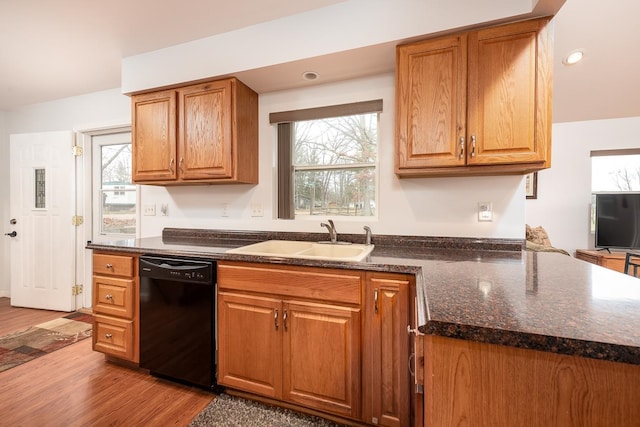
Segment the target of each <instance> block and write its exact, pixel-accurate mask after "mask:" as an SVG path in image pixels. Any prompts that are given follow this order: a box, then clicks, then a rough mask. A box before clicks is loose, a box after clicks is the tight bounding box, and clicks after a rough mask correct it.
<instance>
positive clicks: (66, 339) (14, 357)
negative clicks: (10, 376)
mask: <svg viewBox="0 0 640 427" xmlns="http://www.w3.org/2000/svg"><path fill="white" fill-rule="evenodd" d="M92 322H93V318H92V316H91V315H90V314H84V313H78V312H75V313H71V314H68V315H66V316H64V317H61V318H59V319H55V320H50V321H49V322H45V323H41V324H39V325H36V326H32V327H30V328H28V329H25V330H24V331H19V332H13V333H11V334H9V335H5V336H3V337H0V372H3V371H6V370H7V369H11V368H14V367H16V366H18V365H22V364H23V363H26V362H28V361H30V360H33V359H36V358H38V357H40V356H44V355H45V354H49V353H51V352H53V351H56V350H59V349H61V348H63V347H66V346H68V345H69V344H73V343H76V342H78V341H81V340H83V339H85V338H88V337H90V336H91V327H92Z"/></svg>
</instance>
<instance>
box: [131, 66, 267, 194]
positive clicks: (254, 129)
mask: <svg viewBox="0 0 640 427" xmlns="http://www.w3.org/2000/svg"><path fill="white" fill-rule="evenodd" d="M131 102H132V108H131V110H132V115H133V117H132V119H133V127H132V135H133V136H132V138H133V181H134V182H136V183H139V184H160V185H172V184H195V183H210V184H213V183H249V184H255V183H257V182H258V95H257V94H256V93H255V92H254V91H252V90H251V89H250V88H248V87H247V86H246V85H244V84H243V83H242V82H241V81H239V80H237V79H235V78H229V79H224V80H218V81H213V82H208V83H203V84H197V85H191V86H186V87H181V88H177V89H168V90H163V91H159V92H152V93H144V94H140V95H133V96H132V100H131Z"/></svg>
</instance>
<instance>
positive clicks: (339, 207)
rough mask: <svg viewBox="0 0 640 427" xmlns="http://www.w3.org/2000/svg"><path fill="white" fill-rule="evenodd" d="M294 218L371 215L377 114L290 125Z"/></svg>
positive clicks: (373, 199)
mask: <svg viewBox="0 0 640 427" xmlns="http://www.w3.org/2000/svg"><path fill="white" fill-rule="evenodd" d="M294 137H295V142H294V153H293V169H294V207H295V215H296V216H300V215H332V216H336V215H345V216H372V215H374V214H375V209H376V182H375V180H376V155H377V140H378V114H377V113H367V114H358V115H353V116H343V117H335V118H327V119H319V120H309V121H300V122H295V127H294Z"/></svg>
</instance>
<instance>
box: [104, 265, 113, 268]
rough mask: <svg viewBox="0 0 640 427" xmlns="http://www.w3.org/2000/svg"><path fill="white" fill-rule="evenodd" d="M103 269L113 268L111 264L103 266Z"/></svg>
mask: <svg viewBox="0 0 640 427" xmlns="http://www.w3.org/2000/svg"><path fill="white" fill-rule="evenodd" d="M104 268H106V269H109V268H113V265H111V264H106V265H105V266H104Z"/></svg>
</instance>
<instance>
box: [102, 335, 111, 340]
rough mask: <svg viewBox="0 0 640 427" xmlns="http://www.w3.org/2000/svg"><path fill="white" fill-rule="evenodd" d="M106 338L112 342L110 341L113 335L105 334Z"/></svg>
mask: <svg viewBox="0 0 640 427" xmlns="http://www.w3.org/2000/svg"><path fill="white" fill-rule="evenodd" d="M104 337H105V338H106V339H108V340H110V339H111V337H112V335H111V334H104Z"/></svg>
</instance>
